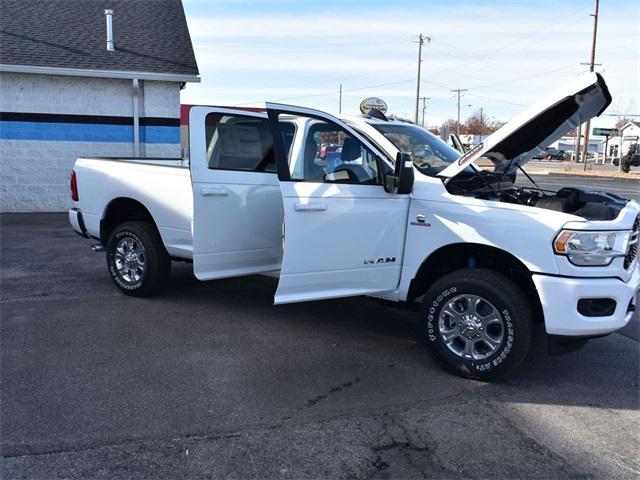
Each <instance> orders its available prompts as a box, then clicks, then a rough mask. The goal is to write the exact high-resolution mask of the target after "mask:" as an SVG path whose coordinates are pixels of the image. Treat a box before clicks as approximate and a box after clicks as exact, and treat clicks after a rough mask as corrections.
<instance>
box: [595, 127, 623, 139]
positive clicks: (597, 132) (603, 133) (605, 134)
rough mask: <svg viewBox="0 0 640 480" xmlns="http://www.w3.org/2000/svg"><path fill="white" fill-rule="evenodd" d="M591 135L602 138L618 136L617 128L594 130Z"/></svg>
mask: <svg viewBox="0 0 640 480" xmlns="http://www.w3.org/2000/svg"><path fill="white" fill-rule="evenodd" d="M593 135H601V136H603V137H611V136H614V135H618V129H617V128H594V129H593Z"/></svg>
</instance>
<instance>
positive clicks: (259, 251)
mask: <svg viewBox="0 0 640 480" xmlns="http://www.w3.org/2000/svg"><path fill="white" fill-rule="evenodd" d="M189 123H190V129H189V135H190V155H191V158H190V163H191V176H192V183H193V206H194V208H193V269H194V273H195V275H196V277H197V278H199V279H201V280H209V279H213V278H222V277H230V276H236V275H246V274H252V273H259V272H267V271H273V270H278V269H280V266H281V261H282V218H283V216H282V196H281V194H280V188H279V186H278V181H277V178H276V174H275V173H269V172H266V171H256V170H252V169H261V170H267V169H269V166H270V165H271V166H272V167H273V168H272V170H275V166H274V164H273V159H272V158H271V159H269V158H267V157H268V155H267V154H265V152H267V151H268V150H269V149H270V148H272V147H271V140H270V138H271V135H270V130H269V127H268V124H267V120H266V115H265V114H263V113H257V112H242V111H239V110H233V109H216V108H209V107H194V108H192V109H191V111H190V113H189ZM205 139H206V141H205ZM267 153H268V152H267Z"/></svg>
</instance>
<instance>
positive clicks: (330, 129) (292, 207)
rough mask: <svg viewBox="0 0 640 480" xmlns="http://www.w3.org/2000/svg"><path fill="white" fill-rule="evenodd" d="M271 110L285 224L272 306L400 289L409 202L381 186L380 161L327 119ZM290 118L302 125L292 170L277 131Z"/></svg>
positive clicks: (295, 111)
mask: <svg viewBox="0 0 640 480" xmlns="http://www.w3.org/2000/svg"><path fill="white" fill-rule="evenodd" d="M268 109H269V117H270V124H271V126H272V130H273V131H274V135H273V137H274V150H275V152H276V163H277V164H278V177H279V178H280V189H281V191H282V198H283V207H284V222H285V242H284V258H283V262H282V269H281V272H280V281H279V283H278V289H277V292H276V295H275V303H289V302H298V301H304V300H315V299H322V298H336V297H345V296H353V295H362V294H369V293H377V292H383V291H389V290H393V289H395V288H397V286H398V282H399V279H400V271H401V265H402V256H403V248H404V237H405V230H406V223H407V215H408V205H409V196H408V195H396V194H389V193H387V192H385V190H384V188H383V187H382V185H380V184H379V183H381V182H380V180H381V178H382V176H381V175H378V176H377V177H376V171H377V172H378V173H380V170H381V169H384V168H386V167H385V166H384V164H382V163H378V158H379V157H381V156H382V154H381V153H380V152H379V151H377V150H376V149H375V147H374V146H372V145H370V144H369V143H368V142H366V140H365V139H363V138H362V137H361V136H360V135H359V134H358V133H357V132H355V131H353V130H352V129H351V128H350V127H348V126H347V125H345V124H344V123H342V122H340V121H339V120H337V119H335V118H334V117H332V116H330V115H327V114H324V113H322V112H317V111H314V110H309V109H301V108H295V109H292V108H291V107H285V106H277V105H275V106H274V105H268ZM289 115H294V116H296V117H297V120H296V123H297V124H298V126H299V127H298V133H297V135H296V143H297V145H294V147H293V149H292V158H291V159H290V164H289V159H288V158H287V156H285V155H283V152H282V151H279V148H278V143H279V142H278V138H279V135H280V134H279V132H278V131H277V130H278V129H279V125H280V123H281V122H282V121H283V119H284V118H288V116H289ZM301 125H304V130H302V127H301ZM372 159H373V162H372ZM292 177H293V178H292Z"/></svg>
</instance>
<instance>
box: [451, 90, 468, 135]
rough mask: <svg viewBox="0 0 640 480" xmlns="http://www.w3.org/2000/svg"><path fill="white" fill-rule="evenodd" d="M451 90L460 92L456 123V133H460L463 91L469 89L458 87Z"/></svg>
mask: <svg viewBox="0 0 640 480" xmlns="http://www.w3.org/2000/svg"><path fill="white" fill-rule="evenodd" d="M451 91H452V92H454V93H457V94H458V122H457V123H456V135H460V97H461V96H462V92H466V91H467V89H466V88H457V89H455V90H451Z"/></svg>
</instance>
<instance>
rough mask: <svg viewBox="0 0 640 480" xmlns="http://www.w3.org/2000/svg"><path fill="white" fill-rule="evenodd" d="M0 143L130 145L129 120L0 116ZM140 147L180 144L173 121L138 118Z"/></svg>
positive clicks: (54, 116)
mask: <svg viewBox="0 0 640 480" xmlns="http://www.w3.org/2000/svg"><path fill="white" fill-rule="evenodd" d="M0 140H36V141H38V140H40V141H58V142H106V143H110V142H111V143H114V142H118V143H133V118H132V117H109V116H100V115H60V114H34V113H11V112H2V113H0ZM140 142H141V143H166V144H179V143H180V120H179V119H177V118H154V117H143V118H140Z"/></svg>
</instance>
